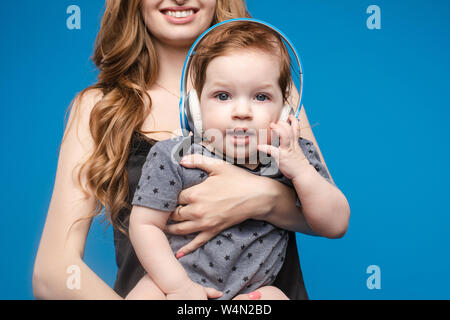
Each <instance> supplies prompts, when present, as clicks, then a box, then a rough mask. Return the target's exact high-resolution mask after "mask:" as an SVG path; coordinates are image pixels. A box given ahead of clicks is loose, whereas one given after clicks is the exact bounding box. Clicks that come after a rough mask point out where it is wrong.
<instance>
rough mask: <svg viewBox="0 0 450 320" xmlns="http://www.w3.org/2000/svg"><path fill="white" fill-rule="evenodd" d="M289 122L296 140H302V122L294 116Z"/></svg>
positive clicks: (290, 117)
mask: <svg viewBox="0 0 450 320" xmlns="http://www.w3.org/2000/svg"><path fill="white" fill-rule="evenodd" d="M289 120H290V121H291V127H292V130H293V134H294V137H295V138H296V139H295V140H296V141H298V139H299V138H300V121H299V120H298V119H297V118H296V117H294V116H289Z"/></svg>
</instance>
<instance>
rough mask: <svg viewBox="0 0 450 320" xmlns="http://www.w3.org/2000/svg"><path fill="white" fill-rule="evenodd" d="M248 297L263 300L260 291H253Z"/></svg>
mask: <svg viewBox="0 0 450 320" xmlns="http://www.w3.org/2000/svg"><path fill="white" fill-rule="evenodd" d="M248 297H249V298H250V299H251V300H258V299H260V298H261V293H260V292H259V291H253V292H250V293H249V294H248Z"/></svg>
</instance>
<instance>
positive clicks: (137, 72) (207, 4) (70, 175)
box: [33, 0, 346, 299]
mask: <svg viewBox="0 0 450 320" xmlns="http://www.w3.org/2000/svg"><path fill="white" fill-rule="evenodd" d="M246 16H248V13H247V11H246V9H245V3H244V2H243V1H242V0H217V1H216V0H128V1H127V0H107V1H106V9H105V13H104V16H103V20H102V23H101V29H100V32H99V34H98V37H97V41H96V47H95V53H94V56H93V60H94V63H95V64H96V65H97V66H98V68H99V70H100V74H99V77H98V83H97V84H96V85H94V86H92V87H89V88H87V89H85V90H84V91H83V92H82V93H81V94H80V95H79V96H78V97H77V98H76V99H75V101H74V105H73V108H72V111H71V114H70V117H69V120H68V125H67V128H66V131H65V134H64V139H63V142H62V144H61V151H60V156H59V161H58V168H57V174H56V180H55V186H54V191H53V195H52V200H51V203H50V207H49V212H48V216H47V220H46V223H45V227H44V231H43V234H42V239H41V242H40V246H39V250H38V254H37V257H36V262H35V268H34V273H33V291H34V295H35V296H36V297H37V298H42V299H122V298H139V294H140V291H139V289H140V286H139V284H140V283H142V282H140V280H141V279H143V275H144V274H143V269H142V267H141V266H140V264H139V262H138V260H137V258H136V256H135V254H134V251H133V249H132V247H131V245H130V242H129V239H128V237H127V234H126V231H127V230H126V229H127V224H128V215H129V210H130V206H129V201H130V199H131V198H132V195H133V194H134V191H135V188H136V184H137V179H138V178H139V175H140V169H141V166H142V164H143V162H144V160H145V157H146V155H147V153H148V152H149V150H150V148H151V146H152V144H153V143H154V142H155V141H156V140H163V139H167V138H170V137H171V135H170V134H169V133H170V132H174V131H175V130H177V129H179V127H180V124H179V111H178V102H179V96H178V89H177V88H178V87H179V83H180V78H181V72H182V66H183V63H184V60H185V57H186V54H187V51H188V49H189V47H190V45H191V44H192V43H193V42H194V40H195V39H196V38H197V37H198V36H199V35H200V34H201V33H202V32H203V31H204V30H206V29H207V28H208V27H209V26H211V25H212V24H215V23H217V22H220V21H223V20H225V19H229V18H238V17H246ZM300 120H301V123H303V124H304V126H308V122H307V118H306V115H305V113H304V110H302V112H301V114H300ZM144 134H145V135H144ZM302 135H304V137H305V138H307V139H309V140H313V141H314V142H315V140H314V137H313V134H312V131H311V130H310V129H307V128H306V129H304V130H303V132H302ZM192 166H195V167H197V168H200V169H204V170H206V171H208V173H210V178H208V179H207V180H206V181H205V182H203V183H201V184H199V185H197V186H194V187H192V188H190V189H187V190H185V191H184V192H183V193H182V194H181V195H180V198H179V202H180V203H181V204H183V205H184V206H183V207H182V208H181V209H180V210H178V212H177V220H179V221H181V223H178V224H176V225H175V226H173V227H172V228H171V229H170V230H168V231H169V232H173V233H179V234H187V233H192V232H196V231H201V233H200V234H199V236H198V237H197V238H196V239H195V240H194V241H193V243H191V245H190V246H189V247H188V248H185V249H186V250H187V251H188V250H193V249H195V248H196V247H198V246H200V245H201V244H202V243H204V242H205V241H207V240H209V239H210V238H212V237H213V236H214V235H215V234H217V233H218V232H219V231H221V230H224V229H226V228H228V227H229V226H231V225H234V224H236V223H239V222H241V221H244V220H246V219H249V218H253V219H259V220H265V221H267V222H270V223H272V224H275V225H277V226H279V227H281V228H285V229H288V230H292V231H298V232H303V233H310V232H311V230H310V229H309V228H308V226H307V225H306V223H305V221H304V219H303V217H302V213H301V210H300V209H298V208H297V207H296V205H295V193H294V191H293V190H292V189H290V188H288V187H286V186H284V185H282V184H280V183H278V182H276V181H274V180H272V179H269V178H265V177H258V176H255V175H252V174H250V173H246V172H244V171H243V170H242V169H240V168H237V167H235V166H226V165H223V164H220V163H219V164H214V165H213V164H205V163H194V164H193V165H192ZM219 190H220V191H219ZM243 195H245V197H244V196H243ZM275 200H276V201H275ZM102 207H105V208H106V212H107V215H108V218H109V220H110V222H111V223H112V225H113V228H114V235H115V245H116V259H117V263H118V266H119V270H118V275H117V280H116V284H115V287H114V290H113V289H111V288H110V287H109V286H108V285H107V284H106V283H105V282H103V281H102V280H101V279H100V278H99V277H98V276H97V275H96V274H95V273H94V272H93V271H92V270H91V269H90V268H89V267H88V266H87V265H86V264H85V263H84V262H83V252H84V247H85V242H86V238H87V234H88V231H89V227H90V224H91V221H92V217H93V216H94V215H96V214H98V213H99V212H100V210H101V208H102ZM345 229H346V227H345V226H342V228H341V229H339V230H338V231H337V233H336V237H339V236H341V235H342V234H343V233H345ZM73 265H75V266H78V267H79V269H80V276H81V279H80V280H81V287H80V289H79V290H68V289H67V286H66V281H67V277H68V274H67V273H66V270H67V268H68V267H69V266H73ZM275 285H276V286H277V287H279V288H280V289H282V290H283V291H284V293H286V295H287V296H288V297H289V298H291V299H301V298H307V294H306V290H305V288H304V284H303V279H302V275H301V271H300V267H299V262H298V255H297V248H296V245H295V236H294V233H291V239H290V245H289V248H288V258H287V259H286V262H285V264H284V266H283V269H282V271H281V272H280V275H279V277H278V279H277V281H276V283H275ZM259 296H260V295H259V294H257V295H255V294H253V295H251V296H250V297H259ZM239 298H243V299H245V298H248V297H239ZM261 298H262V299H263V298H264V293H262V297H261Z"/></svg>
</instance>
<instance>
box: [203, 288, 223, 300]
mask: <svg viewBox="0 0 450 320" xmlns="http://www.w3.org/2000/svg"><path fill="white" fill-rule="evenodd" d="M204 288H205V292H206V295H207V296H208V298H209V299H216V298H220V297H221V296H222V295H223V293H222V292H221V291H219V290H216V289H214V288H206V287H204Z"/></svg>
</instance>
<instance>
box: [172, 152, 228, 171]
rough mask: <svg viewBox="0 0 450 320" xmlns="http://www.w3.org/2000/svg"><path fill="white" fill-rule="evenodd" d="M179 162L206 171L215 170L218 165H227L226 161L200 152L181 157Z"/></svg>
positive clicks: (187, 166)
mask: <svg viewBox="0 0 450 320" xmlns="http://www.w3.org/2000/svg"><path fill="white" fill-rule="evenodd" d="M180 164H181V165H182V166H183V167H186V168H197V169H201V170H203V171H206V172H208V173H211V172H214V171H217V170H218V169H219V168H220V166H222V165H227V164H228V163H227V162H226V161H223V160H220V159H216V158H210V157H207V156H204V155H201V154H190V155H187V156H184V157H183V158H182V159H181V162H180Z"/></svg>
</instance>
